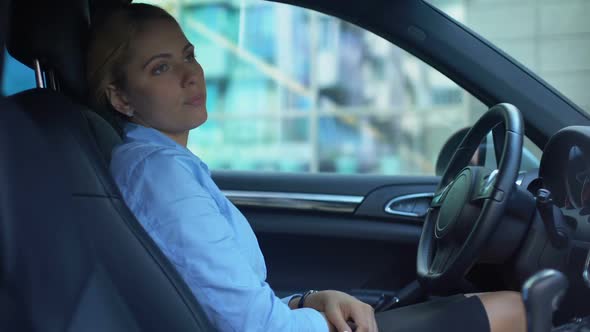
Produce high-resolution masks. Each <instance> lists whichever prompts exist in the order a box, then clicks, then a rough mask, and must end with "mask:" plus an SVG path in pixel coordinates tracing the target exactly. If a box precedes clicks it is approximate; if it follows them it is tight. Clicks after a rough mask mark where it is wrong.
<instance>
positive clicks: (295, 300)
mask: <svg viewBox="0 0 590 332" xmlns="http://www.w3.org/2000/svg"><path fill="white" fill-rule="evenodd" d="M302 296H303V294H295V295H293V296H291V298H290V299H289V303H287V305H288V306H289V308H290V309H291V310H294V309H297V304H298V303H299V299H301V297H302Z"/></svg>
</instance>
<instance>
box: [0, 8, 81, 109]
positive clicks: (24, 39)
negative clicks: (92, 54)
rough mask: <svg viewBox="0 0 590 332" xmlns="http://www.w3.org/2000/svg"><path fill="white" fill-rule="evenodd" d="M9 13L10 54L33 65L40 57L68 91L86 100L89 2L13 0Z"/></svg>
mask: <svg viewBox="0 0 590 332" xmlns="http://www.w3.org/2000/svg"><path fill="white" fill-rule="evenodd" d="M0 1H3V0H0ZM8 12H9V15H10V17H11V22H10V33H9V34H8V38H7V39H8V42H7V48H8V51H9V52H10V54H11V55H12V56H13V57H14V58H15V59H17V60H18V61H20V62H22V63H24V64H25V65H27V66H29V67H31V68H34V60H35V59H37V60H39V61H40V63H41V66H42V67H43V68H44V69H46V70H53V71H54V72H55V73H56V77H57V78H58V79H59V82H60V88H61V90H62V91H64V93H66V94H68V95H70V96H72V97H74V98H80V99H79V100H83V99H84V98H85V94H86V79H85V77H84V75H85V74H84V73H85V68H84V63H85V50H86V43H85V42H86V39H87V34H88V30H89V28H88V26H89V13H88V1H87V0H51V1H47V0H31V1H22V0H17V1H12V3H11V4H10V6H9V11H8Z"/></svg>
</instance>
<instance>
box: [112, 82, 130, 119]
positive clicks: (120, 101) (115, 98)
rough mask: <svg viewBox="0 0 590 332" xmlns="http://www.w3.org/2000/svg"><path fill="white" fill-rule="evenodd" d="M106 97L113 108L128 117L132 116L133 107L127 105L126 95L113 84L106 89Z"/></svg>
mask: <svg viewBox="0 0 590 332" xmlns="http://www.w3.org/2000/svg"><path fill="white" fill-rule="evenodd" d="M106 96H107V99H108V100H109V102H110V103H111V105H112V106H113V108H114V109H115V110H116V111H117V112H119V113H122V114H124V115H126V116H128V117H132V116H133V112H134V110H133V107H132V106H131V104H130V103H129V99H128V98H127V95H125V93H124V92H123V91H122V90H121V89H118V88H117V87H116V86H114V85H113V84H109V85H108V86H107V88H106Z"/></svg>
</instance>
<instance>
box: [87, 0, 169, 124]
mask: <svg viewBox="0 0 590 332" xmlns="http://www.w3.org/2000/svg"><path fill="white" fill-rule="evenodd" d="M157 19H167V20H172V21H174V22H176V20H175V19H174V18H173V17H172V16H171V15H170V14H168V12H166V11H165V10H164V9H162V8H160V7H157V6H153V5H148V4H128V5H124V6H122V7H119V8H117V9H115V10H111V11H109V13H108V14H107V15H106V16H104V17H103V18H102V19H99V20H97V21H96V24H93V25H92V28H91V37H90V43H89V45H88V52H87V55H86V80H87V82H88V92H89V93H88V99H89V102H90V105H91V107H93V108H94V109H95V110H96V111H97V112H99V113H101V114H103V116H105V118H106V119H107V120H108V121H109V122H111V124H113V125H115V128H116V129H117V130H119V131H120V130H121V128H120V127H121V123H122V121H123V119H124V117H123V116H122V115H121V114H119V113H118V112H117V111H115V110H114V108H113V107H112V105H111V103H110V101H109V99H108V98H107V95H106V88H107V86H108V85H109V84H114V85H115V86H117V88H120V89H125V87H126V82H127V77H126V75H125V67H126V66H127V64H128V63H129V60H130V58H131V51H132V50H131V42H132V41H133V39H134V38H135V37H136V36H137V34H138V33H139V32H140V31H141V30H142V28H143V27H144V26H145V25H147V24H148V23H150V22H152V21H154V20H157Z"/></svg>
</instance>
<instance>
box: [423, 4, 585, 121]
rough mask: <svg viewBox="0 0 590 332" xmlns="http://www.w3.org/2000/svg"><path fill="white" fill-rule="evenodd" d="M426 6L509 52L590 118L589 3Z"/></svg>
mask: <svg viewBox="0 0 590 332" xmlns="http://www.w3.org/2000/svg"><path fill="white" fill-rule="evenodd" d="M427 2H429V3H431V4H433V5H434V6H436V7H438V8H439V9H440V10H442V11H444V12H445V13H446V14H448V15H449V16H451V17H452V18H454V19H455V20H457V21H459V22H461V23H463V24H465V25H466V26H467V27H469V28H470V29H472V30H473V31H475V32H476V33H478V34H480V35H481V36H483V37H484V38H486V39H488V40H489V41H491V42H492V43H494V45H496V46H498V47H499V48H500V49H502V50H504V51H506V52H507V53H508V54H510V56H512V57H513V58H514V59H516V60H517V61H519V62H521V63H522V64H524V65H525V66H526V67H527V68H529V69H530V70H532V71H533V72H534V73H535V74H537V75H538V76H540V77H541V78H542V79H544V80H545V81H547V82H548V83H549V84H551V85H553V86H555V88H557V90H559V91H560V92H561V93H563V94H564V95H565V96H566V97H568V98H569V99H571V100H572V101H573V102H574V103H576V104H577V105H578V106H580V107H581V108H582V109H584V110H585V111H587V112H590V94H589V93H588V92H587V87H588V85H589V84H590V61H588V59H589V58H590V21H589V20H588V13H590V2H588V1H513V0H496V1H490V0H470V1H465V0H427ZM498 22H502V24H498Z"/></svg>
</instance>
